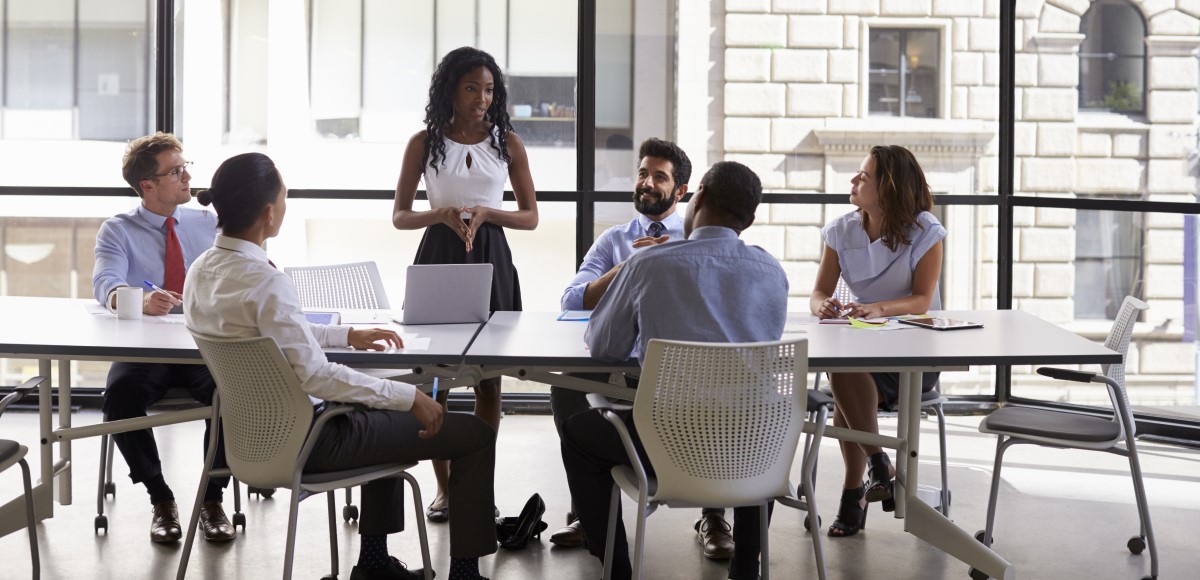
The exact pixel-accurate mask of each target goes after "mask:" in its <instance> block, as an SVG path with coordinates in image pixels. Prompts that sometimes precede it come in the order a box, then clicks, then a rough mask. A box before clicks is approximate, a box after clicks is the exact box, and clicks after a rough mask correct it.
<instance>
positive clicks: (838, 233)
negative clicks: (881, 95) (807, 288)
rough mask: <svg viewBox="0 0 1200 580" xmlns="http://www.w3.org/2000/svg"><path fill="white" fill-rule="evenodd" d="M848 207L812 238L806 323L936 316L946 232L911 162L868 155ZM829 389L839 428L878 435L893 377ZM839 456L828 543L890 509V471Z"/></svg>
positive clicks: (880, 461)
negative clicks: (840, 289) (838, 492)
mask: <svg viewBox="0 0 1200 580" xmlns="http://www.w3.org/2000/svg"><path fill="white" fill-rule="evenodd" d="M850 203H852V204H854V205H855V206H857V207H858V209H857V210H855V211H853V212H850V213H848V214H846V215H843V216H840V217H838V218H835V219H834V220H833V221H831V222H829V224H828V225H826V226H825V228H824V229H822V230H821V237H822V238H823V239H824V241H825V253H824V255H823V256H822V258H821V265H820V267H819V268H818V269H817V280H816V283H815V285H814V287H813V293H812V298H811V299H810V301H809V308H810V309H811V310H812V313H813V314H814V315H816V316H817V317H819V318H835V317H842V316H853V317H856V318H878V317H883V316H899V315H903V314H923V313H925V312H926V311H927V310H930V309H931V308H932V309H934V310H939V309H941V300H940V299H939V298H938V284H937V282H938V277H939V276H941V272H942V239H943V238H945V237H946V228H944V227H942V224H940V223H938V221H937V218H935V217H934V216H933V214H931V213H929V210H930V209H932V208H933V195H932V194H931V192H930V190H929V184H928V183H927V182H926V181H925V172H924V171H922V169H921V165H920V164H919V163H917V159H916V157H913V154H912V152H910V151H909V150H908V149H905V148H903V147H900V146H899V145H888V146H875V147H872V148H871V152H870V154H868V155H867V157H866V158H865V159H863V161H862V165H861V166H860V167H859V170H858V173H855V174H854V177H853V178H851V180H850ZM839 278H840V279H841V280H843V281H844V282H845V284H846V286H847V287H848V288H849V289H850V292H851V293H852V294H853V295H854V296H856V298H855V299H854V301H851V302H848V303H846V304H842V303H841V302H840V301H839V300H838V299H837V298H836V297H835V296H834V290H835V288H836V287H837V283H838V279H839ZM937 379H938V374H937V373H925V374H924V378H923V381H922V382H923V384H922V390H925V391H928V390H931V389H933V387H934V386H935V385H936V384H937ZM829 383H830V386H831V388H832V389H833V398H834V400H835V401H836V403H837V408H836V410H835V411H834V415H833V424H834V425H837V426H838V427H849V428H851V429H855V430H858V431H866V432H868V433H878V432H879V420H878V417H877V415H876V413H877V411H878V409H879V407H880V406H884V407H890V406H891V405H893V404H894V403H895V402H896V400H897V398H898V391H899V376H898V374H897V373H830V374H829ZM841 448H842V459H843V461H844V462H845V465H846V473H845V479H844V481H843V485H842V496H841V502H840V505H839V507H838V515H837V520H835V521H834V522H833V525H831V526H830V527H829V535H830V536H834V537H843V536H853V535H854V534H857V533H858V531H859V530H860V529H861V528H862V527H863V526H864V525H865V524H866V521H867V502H876V501H883V502H884V504H883V509H884V511H891V509H889V508H892V507H893V506H894V502H893V501H892V478H893V477H895V473H896V470H895V468H893V467H892V464H891V460H890V459H888V455H887V453H886V452H884V451H883V449H882V448H880V447H878V446H875V445H863V444H858V443H850V442H845V441H843V442H842V443H841ZM868 464H869V465H870V470H869V471H868V473H867V475H868V478H867V481H866V482H865V483H864V482H863V480H862V477H863V471H864V470H866V469H867V466H868Z"/></svg>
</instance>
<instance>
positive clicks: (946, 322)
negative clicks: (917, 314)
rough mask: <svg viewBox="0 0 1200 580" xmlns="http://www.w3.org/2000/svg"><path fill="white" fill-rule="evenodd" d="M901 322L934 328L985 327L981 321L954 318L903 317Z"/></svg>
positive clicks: (960, 328)
mask: <svg viewBox="0 0 1200 580" xmlns="http://www.w3.org/2000/svg"><path fill="white" fill-rule="evenodd" d="M899 322H900V324H911V325H913V326H920V327H921V328H930V329H933V330H962V329H964V328H983V324H981V323H979V322H971V321H969V320H955V319H953V318H902V319H900V320H899Z"/></svg>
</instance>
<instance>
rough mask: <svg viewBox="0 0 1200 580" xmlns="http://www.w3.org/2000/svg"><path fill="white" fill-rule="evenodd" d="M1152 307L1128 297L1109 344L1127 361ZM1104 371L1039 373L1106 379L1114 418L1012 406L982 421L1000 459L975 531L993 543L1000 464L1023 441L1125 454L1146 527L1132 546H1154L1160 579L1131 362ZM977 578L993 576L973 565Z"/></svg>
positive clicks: (1154, 574) (1153, 573) (1136, 549)
mask: <svg viewBox="0 0 1200 580" xmlns="http://www.w3.org/2000/svg"><path fill="white" fill-rule="evenodd" d="M1147 308H1149V307H1148V306H1147V305H1146V303H1145V302H1142V301H1141V300H1138V299H1137V298H1134V297H1132V296H1126V297H1125V300H1124V302H1122V303H1121V310H1120V311H1119V312H1118V313H1117V318H1116V320H1114V321H1113V327H1112V331H1110V332H1109V334H1108V340H1106V341H1105V342H1104V346H1106V347H1108V348H1110V349H1112V350H1115V351H1117V352H1119V353H1121V356H1122V360H1124V357H1125V355H1126V354H1127V353H1128V352H1129V340H1130V337H1131V336H1132V335H1133V324H1134V322H1135V321H1136V319H1137V316H1138V313H1140V312H1141V311H1143V310H1145V309H1147ZM1101 370H1102V372H1101V373H1100V374H1096V373H1088V372H1082V371H1073V370H1065V369H1055V368H1040V369H1038V370H1037V372H1038V374H1040V375H1044V376H1047V377H1051V378H1055V379H1059V380H1066V381H1077V382H1081V383H1089V382H1090V383H1103V384H1105V385H1107V386H1108V396H1109V399H1110V401H1111V403H1112V408H1113V414H1112V418H1111V419H1105V418H1103V417H1096V416H1093V415H1086V414H1082V413H1072V412H1069V411H1060V410H1057V409H1041V408H1035V407H1021V406H1016V405H1010V406H1006V407H1003V408H1000V409H997V410H995V411H993V412H992V413H991V414H990V415H988V416H987V417H986V418H984V420H983V421H982V422H980V423H979V432H980V433H989V434H992V435H996V436H997V441H996V463H995V466H994V467H993V469H992V488H991V493H990V494H989V495H988V510H987V525H986V527H985V528H984V529H983V530H982V531H980V532H978V533H977V534H976V535H975V538H976V539H977V540H979V541H981V542H983V543H984V544H986V545H988V546H991V545H992V539H993V538H992V530H993V524H994V523H995V519H996V500H997V497H998V495H999V493H1000V466H1001V464H1002V463H1003V461H1004V452H1005V450H1007V449H1008V448H1009V447H1011V446H1013V445H1017V444H1021V443H1029V444H1033V445H1042V446H1045V447H1056V448H1061V449H1091V450H1095V451H1105V452H1108V453H1114V454H1117V455H1121V456H1123V457H1126V458H1128V459H1129V472H1130V475H1131V476H1132V477H1133V491H1134V495H1135V496H1136V499H1137V507H1138V519H1139V520H1140V524H1141V530H1140V531H1139V533H1138V535H1137V536H1134V537H1132V538H1130V539H1129V541H1128V542H1127V543H1126V547H1127V548H1129V551H1130V552H1132V553H1134V554H1140V553H1141V552H1142V551H1143V550H1144V549H1145V548H1146V547H1147V546H1148V547H1149V548H1150V575H1149V576H1147V577H1146V578H1149V579H1154V578H1158V548H1157V546H1156V545H1155V542H1154V528H1153V527H1152V526H1151V523H1150V506H1149V505H1148V503H1147V501H1146V487H1145V484H1144V483H1143V482H1142V467H1141V462H1140V461H1139V460H1138V452H1137V443H1136V439H1135V435H1136V434H1137V431H1136V428H1137V424H1136V423H1135V422H1134V420H1133V411H1132V409H1130V406H1129V395H1128V393H1127V392H1126V390H1125V363H1124V362H1122V363H1120V364H1112V365H1105V366H1104V367H1103V368H1102V369H1101ZM971 577H972V578H975V579H976V580H980V579H984V578H987V575H986V574H984V573H983V572H981V571H979V570H975V569H972V570H971Z"/></svg>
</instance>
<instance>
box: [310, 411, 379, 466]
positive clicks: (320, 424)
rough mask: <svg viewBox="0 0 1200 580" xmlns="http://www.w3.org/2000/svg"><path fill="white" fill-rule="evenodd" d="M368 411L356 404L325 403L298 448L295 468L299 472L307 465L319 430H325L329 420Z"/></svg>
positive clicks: (319, 432)
mask: <svg viewBox="0 0 1200 580" xmlns="http://www.w3.org/2000/svg"><path fill="white" fill-rule="evenodd" d="M366 409H369V407H367V406H366V405H360V404H358V403H335V402H333V401H325V410H324V411H321V414H320V415H318V416H317V420H316V421H313V425H312V427H311V428H309V430H308V436H307V437H305V438H304V446H303V447H301V448H300V456H299V457H298V458H297V460H296V468H297V469H298V470H300V471H303V470H304V464H306V463H308V456H309V455H310V454H312V450H313V447H314V446H316V444H317V437H318V436H320V435H321V430H322V429H324V428H325V424H326V423H328V422H329V420H330V419H332V418H334V417H337V416H338V415H345V414H346V413H352V412H354V411H362V410H366Z"/></svg>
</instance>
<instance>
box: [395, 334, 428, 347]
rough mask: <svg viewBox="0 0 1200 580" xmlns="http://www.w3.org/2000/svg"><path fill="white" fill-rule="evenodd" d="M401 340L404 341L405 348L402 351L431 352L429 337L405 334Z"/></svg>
mask: <svg viewBox="0 0 1200 580" xmlns="http://www.w3.org/2000/svg"><path fill="white" fill-rule="evenodd" d="M400 338H401V339H402V340H403V341H404V348H403V349H402V350H429V341H430V338H429V337H428V336H424V337H421V336H417V335H415V334H404V335H401V336H400Z"/></svg>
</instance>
